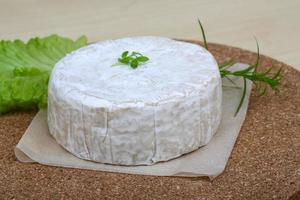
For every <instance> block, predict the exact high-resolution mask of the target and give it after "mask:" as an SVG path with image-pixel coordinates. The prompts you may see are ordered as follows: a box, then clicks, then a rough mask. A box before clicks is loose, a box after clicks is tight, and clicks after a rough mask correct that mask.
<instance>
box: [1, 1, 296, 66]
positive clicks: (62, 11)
mask: <svg viewBox="0 0 300 200" xmlns="http://www.w3.org/2000/svg"><path fill="white" fill-rule="evenodd" d="M299 9H300V1H297V0H290V1H284V2H283V1H281V0H273V1H270V0H252V1H241V0H230V1H217V0H202V1H199V0H189V1H178V0H163V1H158V0H139V1H137V0H122V1H105V0H89V1H82V0H73V1H71V0H51V1H50V0H48V1H47V0H43V1H42V0H26V1H24V0H0V27H1V29H0V30H1V31H0V38H1V39H15V38H22V39H28V38H30V37H33V36H45V35H48V34H51V33H58V34H63V35H65V36H69V37H72V38H76V37H78V36H79V35H81V34H86V35H87V36H88V37H89V39H90V42H93V41H98V40H104V39H111V38H119V37H125V36H133V35H161V36H167V37H172V38H195V39H199V38H200V31H199V29H198V25H197V18H198V17H199V18H201V20H202V22H203V23H204V25H205V28H206V32H207V36H208V40H209V41H210V42H217V43H223V44H228V45H232V46H237V47H241V48H245V49H248V50H255V41H254V39H253V36H254V35H255V36H256V37H257V38H258V40H259V43H260V46H261V51H262V53H264V54H266V55H269V56H271V57H274V58H276V59H278V60H282V61H284V62H286V63H288V64H290V65H292V66H294V67H295V68H297V69H300V37H299V35H300V12H299Z"/></svg>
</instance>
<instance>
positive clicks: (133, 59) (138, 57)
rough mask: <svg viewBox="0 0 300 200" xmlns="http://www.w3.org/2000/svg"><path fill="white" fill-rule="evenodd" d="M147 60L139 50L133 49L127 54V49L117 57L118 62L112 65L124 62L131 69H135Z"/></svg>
mask: <svg viewBox="0 0 300 200" xmlns="http://www.w3.org/2000/svg"><path fill="white" fill-rule="evenodd" d="M148 60H149V58H148V57H146V56H143V55H142V54H141V53H139V52H135V51H133V52H132V53H131V54H129V51H124V52H123V53H122V55H121V57H120V58H118V63H116V64H114V65H113V66H116V65H120V64H125V65H129V66H130V67H131V68H132V69H136V68H137V67H138V66H139V65H140V64H141V63H145V62H147V61H148Z"/></svg>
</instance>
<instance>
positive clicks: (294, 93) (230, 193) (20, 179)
mask: <svg viewBox="0 0 300 200" xmlns="http://www.w3.org/2000/svg"><path fill="white" fill-rule="evenodd" d="M189 42H192V43H198V44H200V43H199V42H197V41H190V40H189ZM209 50H210V51H211V52H212V53H213V54H214V56H215V57H216V59H217V60H218V61H219V62H222V61H224V60H225V59H226V58H228V57H230V56H233V55H234V56H237V57H238V59H239V61H240V62H244V63H253V62H254V61H255V53H253V52H249V51H246V50H242V49H239V48H235V47H230V46H225V45H220V44H209ZM261 64H262V68H261V69H264V68H265V67H267V66H270V65H273V66H275V67H276V68H279V67H283V73H284V79H283V81H282V85H281V87H280V88H279V91H278V92H277V93H276V94H275V93H273V92H270V93H268V95H266V96H263V97H257V96H256V95H255V92H254V91H253V92H252V95H251V97H250V105H249V110H248V114H247V117H246V120H245V122H244V125H243V127H242V130H241V132H240V135H239V138H238V139H237V142H236V145H235V147H234V149H233V152H232V154H231V157H230V159H229V162H228V164H227V166H226V169H225V171H224V173H223V174H221V175H220V176H219V177H218V178H216V179H215V180H213V181H209V180H208V179H206V178H180V177H155V176H141V175H128V174H118V173H108V172H99V171H91V170H79V169H67V168H59V167H50V166H44V165H40V164H24V163H21V162H18V161H17V159H16V158H15V155H14V147H15V146H16V144H17V143H18V141H19V140H20V138H21V136H22V134H23V133H24V132H25V130H26V128H27V127H28V125H29V124H30V122H31V120H32V119H33V117H34V115H35V114H36V112H37V111H20V112H13V113H9V114H6V115H3V116H1V117H0V199H300V156H299V155H300V72H299V71H297V70H295V69H293V68H292V67H290V66H288V65H286V64H284V63H281V62H279V61H276V60H274V59H272V58H269V57H266V56H262V57H261Z"/></svg>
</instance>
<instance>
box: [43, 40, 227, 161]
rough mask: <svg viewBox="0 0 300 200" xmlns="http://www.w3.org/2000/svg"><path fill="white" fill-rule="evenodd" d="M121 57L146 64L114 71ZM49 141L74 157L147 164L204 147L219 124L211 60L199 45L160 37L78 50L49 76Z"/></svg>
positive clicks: (218, 93)
mask: <svg viewBox="0 0 300 200" xmlns="http://www.w3.org/2000/svg"><path fill="white" fill-rule="evenodd" d="M124 51H130V52H132V51H136V52H139V53H141V54H142V55H144V56H147V57H148V58H149V61H148V62H146V63H144V64H142V65H140V66H138V68H136V69H132V68H131V67H130V66H128V65H117V66H113V65H114V64H115V63H116V62H117V61H118V58H119V57H120V56H121V54H122V52H124ZM48 89H49V93H48V124H49V130H50V133H51V135H52V136H53V137H54V138H55V139H56V141H57V142H58V143H59V144H60V145H61V146H63V147H64V148H65V149H66V150H68V151H69V152H71V153H72V154H74V155H75V156H77V157H79V158H82V159H86V160H91V161H96V162H101V163H109V164H118V165H151V164H153V163H156V162H159V161H166V160H170V159H173V158H176V157H179V156H180V155H182V154H186V153H189V152H191V151H194V150H196V149H198V148H199V147H201V146H203V145H205V144H207V143H208V142H209V141H210V139H211V138H212V136H213V135H214V133H215V132H216V130H217V128H218V126H219V123H220V119H221V101H222V99H221V98H222V88H221V78H220V73H219V68H218V65H217V63H216V61H215V59H214V57H213V56H212V55H211V54H210V53H209V52H208V51H207V50H205V49H204V48H202V47H200V46H199V45H195V44H191V43H186V42H181V41H175V40H172V39H168V38H163V37H152V36H145V37H131V38H124V39H117V40H108V41H103V42H99V43H95V44H92V45H89V46H86V47H83V48H81V49H78V50H76V51H74V52H72V53H70V54H69V55H67V56H66V57H65V58H63V59H62V60H61V61H59V62H58V63H57V64H56V65H55V67H54V69H53V71H52V74H51V78H50V81H49V88H48Z"/></svg>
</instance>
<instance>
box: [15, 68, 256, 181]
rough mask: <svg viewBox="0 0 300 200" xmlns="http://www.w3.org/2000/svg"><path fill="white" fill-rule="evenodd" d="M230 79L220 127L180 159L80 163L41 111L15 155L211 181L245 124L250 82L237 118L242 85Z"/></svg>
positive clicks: (225, 86)
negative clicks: (206, 141) (120, 163)
mask: <svg viewBox="0 0 300 200" xmlns="http://www.w3.org/2000/svg"><path fill="white" fill-rule="evenodd" d="M246 66H247V65H245V64H241V63H239V64H236V65H235V66H233V67H232V69H238V68H244V67H246ZM232 79H233V80H234V81H235V83H236V85H233V84H232V83H231V82H230V81H228V80H226V79H224V80H223V102H222V107H223V113H222V120H221V124H220V127H219V129H218V131H217V133H216V134H215V136H214V137H213V138H212V140H211V141H210V143H209V144H207V145H206V146H204V147H201V148H200V149H198V150H196V151H194V152H192V153H189V154H186V155H183V156H181V157H179V158H176V159H173V160H170V161H167V162H161V163H157V164H154V165H152V166H117V165H109V164H101V163H96V162H91V161H87V160H82V159H80V158H77V157H75V156H73V155H72V154H71V153H69V152H68V151H66V150H64V149H63V148H62V147H61V146H60V145H59V144H57V143H56V141H55V140H54V138H52V136H51V135H50V134H49V131H48V125H47V111H46V110H40V111H39V112H38V113H37V115H36V116H35V117H34V119H33V121H32V122H31V124H30V125H29V127H28V129H27V130H26V132H25V134H24V135H23V137H22V138H21V140H20V141H19V143H18V144H17V146H16V148H15V155H16V157H17V159H18V160H19V161H21V162H29V163H32V162H37V163H40V164H44V165H51V166H58V167H69V168H79V169H90V170H99V171H109V172H119V173H129V174H143V175H155V176H190V177H197V176H208V177H209V178H210V179H213V178H215V177H217V176H218V175H220V174H221V173H222V172H223V171H224V169H225V166H226V163H227V161H228V158H229V156H230V153H231V151H232V149H233V147H234V144H235V141H236V138H237V136H238V134H239V131H240V129H241V126H242V124H243V122H244V120H245V117H246V112H247V107H248V102H249V96H250V92H251V82H248V84H247V91H246V97H245V101H244V103H243V106H242V108H241V110H240V112H239V113H238V115H237V116H236V117H234V113H235V110H236V108H237V106H238V104H239V101H240V98H241V95H242V91H243V90H242V86H243V82H242V80H241V79H237V78H236V77H232ZM24 167H26V165H24Z"/></svg>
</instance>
